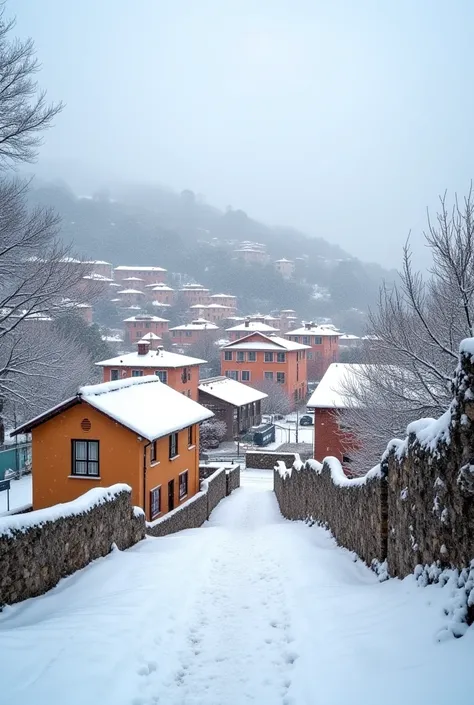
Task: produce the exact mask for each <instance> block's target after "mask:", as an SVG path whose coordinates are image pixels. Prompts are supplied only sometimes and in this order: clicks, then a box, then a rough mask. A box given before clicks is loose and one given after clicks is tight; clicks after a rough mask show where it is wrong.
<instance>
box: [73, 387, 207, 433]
mask: <svg viewBox="0 0 474 705" xmlns="http://www.w3.org/2000/svg"><path fill="white" fill-rule="evenodd" d="M79 394H80V396H81V397H82V398H83V400H84V401H86V402H87V403H88V404H90V405H91V406H93V407H94V408H96V409H98V410H99V411H101V412H102V413H104V414H106V415H107V416H110V418H112V419H115V421H118V422H119V423H121V424H123V425H124V426H126V427H127V428H129V429H130V430H132V431H134V432H135V433H137V434H138V435H139V436H142V437H143V438H146V439H147V440H149V441H153V440H155V439H156V438H161V437H162V436H167V435H169V434H170V433H174V432H175V431H178V430H180V429H182V428H186V427H188V426H191V425H193V424H196V423H200V422H201V421H204V420H205V419H209V418H211V416H214V414H213V413H212V411H209V410H208V409H205V408H204V407H203V406H201V405H200V404H198V403H197V402H195V401H193V400H192V399H190V398H189V397H186V396H184V394H180V392H177V391H176V390H175V389H172V388H171V387H168V385H166V384H163V383H162V382H160V380H159V379H158V377H155V376H154V375H149V376H145V377H131V378H128V379H124V380H119V381H117V382H104V383H102V384H95V385H91V386H87V387H81V388H80V389H79Z"/></svg>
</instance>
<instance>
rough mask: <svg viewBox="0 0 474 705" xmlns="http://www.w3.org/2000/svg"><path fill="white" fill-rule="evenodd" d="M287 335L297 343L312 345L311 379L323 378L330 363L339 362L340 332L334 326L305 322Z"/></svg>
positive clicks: (286, 335) (309, 361)
mask: <svg viewBox="0 0 474 705" xmlns="http://www.w3.org/2000/svg"><path fill="white" fill-rule="evenodd" d="M285 337H286V338H288V340H293V341H294V342H295V343H303V344H304V345H310V346H311V350H308V354H307V358H308V379H309V380H310V381H319V380H320V379H322V377H323V375H324V374H325V372H326V370H327V369H328V367H329V365H331V364H332V363H333V362H337V359H338V356H339V337H340V333H339V331H337V330H336V328H334V326H329V325H326V326H324V325H321V326H318V325H316V324H315V323H305V324H304V325H303V327H302V328H296V329H295V330H290V331H288V333H286V334H285Z"/></svg>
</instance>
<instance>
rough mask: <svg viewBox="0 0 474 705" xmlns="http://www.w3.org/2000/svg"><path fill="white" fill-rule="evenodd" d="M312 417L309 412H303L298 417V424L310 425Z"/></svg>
mask: <svg viewBox="0 0 474 705" xmlns="http://www.w3.org/2000/svg"><path fill="white" fill-rule="evenodd" d="M312 425H313V419H312V417H311V416H310V415H309V414H305V415H304V416H302V417H301V418H300V426H312Z"/></svg>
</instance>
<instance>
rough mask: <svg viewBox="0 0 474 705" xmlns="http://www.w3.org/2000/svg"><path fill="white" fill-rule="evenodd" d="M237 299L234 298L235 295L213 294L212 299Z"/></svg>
mask: <svg viewBox="0 0 474 705" xmlns="http://www.w3.org/2000/svg"><path fill="white" fill-rule="evenodd" d="M222 298H225V299H236V298H237V297H236V296H234V294H212V295H211V299H222Z"/></svg>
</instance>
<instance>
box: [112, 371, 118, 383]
mask: <svg viewBox="0 0 474 705" xmlns="http://www.w3.org/2000/svg"><path fill="white" fill-rule="evenodd" d="M118 378H119V371H118V370H110V381H111V382H116V381H117V380H118Z"/></svg>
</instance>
